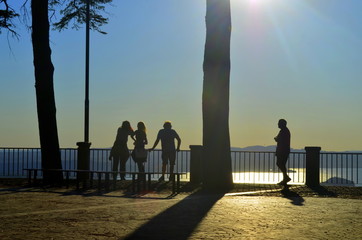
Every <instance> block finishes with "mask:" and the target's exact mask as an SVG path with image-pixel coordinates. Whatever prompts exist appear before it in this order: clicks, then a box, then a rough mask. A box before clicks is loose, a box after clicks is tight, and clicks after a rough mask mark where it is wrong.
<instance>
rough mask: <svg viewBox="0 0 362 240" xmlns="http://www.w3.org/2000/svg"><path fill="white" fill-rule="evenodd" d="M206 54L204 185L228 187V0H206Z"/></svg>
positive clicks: (208, 187) (207, 186) (225, 188)
mask: <svg viewBox="0 0 362 240" xmlns="http://www.w3.org/2000/svg"><path fill="white" fill-rule="evenodd" d="M206 4H207V10H206V43H205V54H204V65H203V68H204V83H203V95H202V113H203V146H204V152H203V163H204V168H205V170H204V181H203V182H204V187H205V188H207V189H210V190H228V189H229V188H230V187H231V186H232V183H233V180H232V169H231V154H230V135H229V88H230V37H231V13H230V1H229V0H207V3H206Z"/></svg>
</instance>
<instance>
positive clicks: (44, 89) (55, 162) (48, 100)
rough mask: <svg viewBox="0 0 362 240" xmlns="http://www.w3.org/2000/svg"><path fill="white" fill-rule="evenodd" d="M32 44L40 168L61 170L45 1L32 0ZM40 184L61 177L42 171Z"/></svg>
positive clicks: (60, 177)
mask: <svg viewBox="0 0 362 240" xmlns="http://www.w3.org/2000/svg"><path fill="white" fill-rule="evenodd" d="M31 11H32V42H33V54H34V68H35V88H36V103H37V110H38V124H39V136H40V146H41V153H42V168H43V169H61V168H62V166H61V158H60V150H59V140H58V131H57V122H56V109H55V98H54V87H53V73H54V67H53V64H52V61H51V49H50V46H49V19H48V1H47V0H32V1H31ZM43 179H44V182H45V183H46V184H55V183H60V182H61V181H62V174H61V173H60V172H59V173H49V172H46V171H45V172H44V175H43Z"/></svg>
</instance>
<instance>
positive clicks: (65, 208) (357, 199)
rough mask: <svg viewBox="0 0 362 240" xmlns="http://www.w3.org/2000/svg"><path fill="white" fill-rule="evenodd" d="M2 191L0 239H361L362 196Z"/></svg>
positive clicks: (15, 187)
mask: <svg viewBox="0 0 362 240" xmlns="http://www.w3.org/2000/svg"><path fill="white" fill-rule="evenodd" d="M24 184H25V183H24V182H16V181H15V180H9V181H5V180H4V181H1V184H0V202H1V205H0V222H1V225H0V239H167V240H169V239H361V238H362V237H361V236H362V229H361V227H360V226H361V224H362V215H361V213H362V204H361V203H362V201H361V200H362V189H361V188H357V187H319V188H315V189H311V188H308V187H306V186H300V185H294V186H290V188H289V190H284V191H282V190H281V188H280V187H279V186H277V185H251V184H236V185H235V187H234V189H232V190H231V191H230V192H229V193H226V194H210V193H205V192H202V191H200V190H199V189H198V188H197V187H196V186H191V185H190V184H187V183H183V184H182V188H181V189H182V192H181V193H180V194H178V195H172V194H171V191H170V187H169V184H166V185H165V186H164V187H163V188H159V189H158V191H148V192H142V193H139V194H131V193H129V192H128V191H127V189H128V188H127V186H128V187H129V182H125V183H123V184H119V187H120V189H117V190H114V191H110V192H101V193H99V192H97V191H95V190H86V191H76V190H75V189H74V188H70V189H65V188H59V187H58V188H54V187H53V188H43V187H28V186H26V184H25V185H24Z"/></svg>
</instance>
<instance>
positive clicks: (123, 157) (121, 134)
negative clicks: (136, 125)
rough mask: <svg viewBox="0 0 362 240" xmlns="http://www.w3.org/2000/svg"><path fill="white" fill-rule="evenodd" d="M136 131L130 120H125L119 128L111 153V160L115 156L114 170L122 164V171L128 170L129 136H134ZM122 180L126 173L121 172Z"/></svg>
mask: <svg viewBox="0 0 362 240" xmlns="http://www.w3.org/2000/svg"><path fill="white" fill-rule="evenodd" d="M133 135H134V132H133V129H132V127H131V124H130V123H129V122H128V121H124V122H123V123H122V126H121V127H120V128H118V130H117V137H116V140H115V141H114V144H113V147H112V149H111V154H110V156H109V160H112V158H113V171H115V172H117V171H118V165H119V164H120V171H121V172H125V171H126V162H127V160H128V158H129V150H128V146H127V141H128V136H131V137H132V139H133V140H134V138H133ZM120 175H121V180H125V174H124V173H121V174H120ZM113 177H114V179H116V177H117V173H115V175H114V176H113Z"/></svg>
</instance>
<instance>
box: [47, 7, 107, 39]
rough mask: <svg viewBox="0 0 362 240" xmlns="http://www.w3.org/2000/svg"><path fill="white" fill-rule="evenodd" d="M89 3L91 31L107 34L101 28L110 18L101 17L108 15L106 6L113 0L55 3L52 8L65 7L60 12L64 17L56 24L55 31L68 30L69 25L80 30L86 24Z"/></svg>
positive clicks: (54, 25)
mask: <svg viewBox="0 0 362 240" xmlns="http://www.w3.org/2000/svg"><path fill="white" fill-rule="evenodd" d="M87 1H90V6H91V8H90V23H89V26H90V28H91V29H93V30H95V31H98V32H99V33H102V34H106V32H104V31H102V30H101V28H100V27H101V26H103V25H104V24H107V23H108V18H106V17H104V16H103V15H101V13H106V11H105V5H106V4H109V3H111V2H112V0H63V1H62V2H60V1H53V2H52V3H51V4H50V6H56V5H59V4H60V5H62V6H64V7H63V8H62V9H61V10H60V11H59V13H60V15H61V16H62V17H61V19H60V21H58V22H55V23H54V24H53V27H54V29H55V30H59V31H61V30H63V29H67V28H68V26H69V25H71V26H72V28H73V29H76V30H78V29H80V28H81V26H82V25H83V24H84V23H85V22H86V19H87V12H86V9H87V8H86V5H87Z"/></svg>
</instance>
